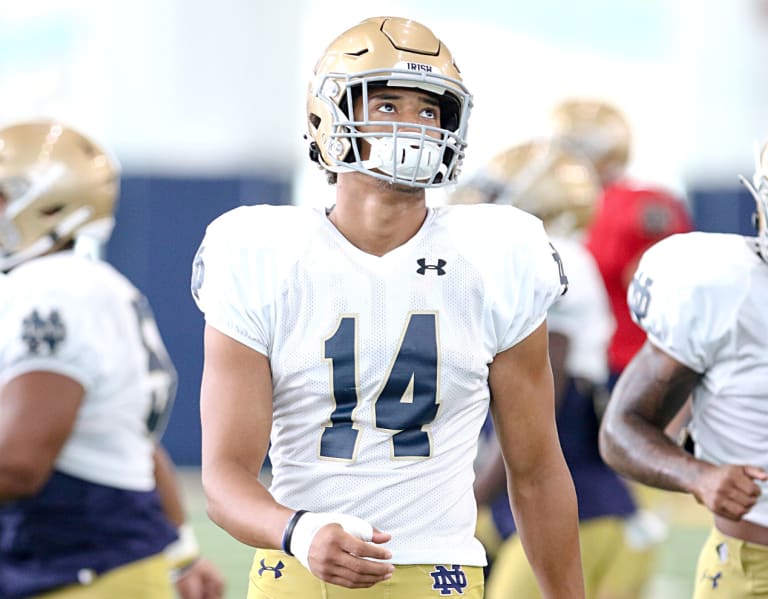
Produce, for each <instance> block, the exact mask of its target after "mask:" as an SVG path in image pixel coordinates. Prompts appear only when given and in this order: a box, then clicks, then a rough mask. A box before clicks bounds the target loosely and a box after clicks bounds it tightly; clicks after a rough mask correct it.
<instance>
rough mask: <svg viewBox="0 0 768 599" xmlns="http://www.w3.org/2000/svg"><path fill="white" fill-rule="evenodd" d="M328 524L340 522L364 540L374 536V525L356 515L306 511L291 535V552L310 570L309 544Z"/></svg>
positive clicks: (348, 530)
mask: <svg viewBox="0 0 768 599" xmlns="http://www.w3.org/2000/svg"><path fill="white" fill-rule="evenodd" d="M326 524H339V525H340V526H341V527H342V528H343V529H344V530H345V531H346V532H348V533H349V534H351V535H352V536H353V537H357V538H358V539H362V540H363V541H370V540H371V539H372V538H373V526H371V525H370V524H368V523H367V522H366V521H365V520H361V519H360V518H358V517H356V516H349V515H347V514H331V513H324V512H320V513H314V512H306V513H305V514H302V516H301V518H299V520H298V522H296V526H295V528H294V529H293V535H292V536H291V547H290V549H291V553H293V555H294V556H295V557H296V559H298V560H299V561H300V562H301V563H302V565H303V566H304V567H305V568H306V569H307V570H309V546H310V545H311V544H312V540H313V539H314V538H315V535H316V534H317V531H318V530H320V529H321V528H322V527H323V526H325V525H326Z"/></svg>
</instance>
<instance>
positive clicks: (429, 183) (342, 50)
mask: <svg viewBox="0 0 768 599" xmlns="http://www.w3.org/2000/svg"><path fill="white" fill-rule="evenodd" d="M377 85H378V86H392V87H408V88H417V89H420V90H424V91H427V92H429V93H431V94H434V95H435V96H436V97H437V99H438V101H439V103H440V112H441V119H440V120H441V122H440V126H439V127H428V126H423V125H418V126H414V125H413V124H410V123H404V122H392V121H386V122H381V121H379V122H373V121H371V120H370V119H371V118H372V117H371V115H369V114H368V110H367V102H365V101H364V102H363V114H362V115H357V117H356V116H355V115H354V114H353V110H352V108H353V104H354V99H355V98H356V97H358V96H362V98H363V99H364V100H365V98H367V96H368V90H369V89H370V88H371V87H372V86H377ZM471 106H472V97H471V96H470V94H469V92H468V91H467V89H466V87H465V86H464V84H463V83H462V80H461V74H460V73H459V69H458V68H457V67H456V63H455V62H454V60H453V56H452V55H451V53H450V51H449V50H448V48H447V47H446V46H445V44H443V42H442V41H440V40H439V39H438V38H437V37H435V35H434V34H433V33H432V31H430V30H429V29H427V27H425V26H424V25H421V24H420V23H417V22H415V21H411V20H408V19H403V18H398V17H375V18H371V19H366V20H365V21H362V22H361V23H359V24H358V25H356V26H354V27H352V28H351V29H349V30H347V31H345V32H344V33H342V34H341V35H340V36H339V37H337V38H336V39H335V40H334V41H333V42H332V43H331V44H330V46H328V48H327V49H326V50H325V53H324V54H323V56H322V57H321V58H320V60H318V62H317V64H316V65H315V69H314V77H313V78H312V80H311V82H310V84H309V91H308V96H307V126H308V135H307V137H308V139H309V141H310V158H312V159H313V160H315V161H316V162H318V164H319V165H320V166H321V167H322V168H324V169H326V170H327V171H330V172H332V173H342V172H349V171H357V172H361V173H366V174H368V175H371V176H372V177H375V178H377V179H382V180H385V181H390V182H392V183H405V184H407V185H411V186H414V187H437V186H441V185H445V184H447V183H451V182H453V181H454V180H455V179H456V176H457V175H458V174H459V170H460V167H461V162H462V159H463V157H464V149H465V147H466V145H467V142H466V135H467V120H468V118H469V112H470V109H471ZM374 118H375V117H374ZM371 124H375V125H376V126H377V128H378V129H379V131H377V132H376V133H371V132H366V133H364V132H361V131H360V128H361V127H368V126H370V125H371ZM381 126H384V127H385V128H386V132H385V133H382V132H381ZM430 133H431V134H432V135H430ZM361 139H364V140H365V141H366V142H367V143H368V144H370V148H371V152H370V156H369V157H368V158H367V159H363V157H362V156H361V151H360V144H359V140H361Z"/></svg>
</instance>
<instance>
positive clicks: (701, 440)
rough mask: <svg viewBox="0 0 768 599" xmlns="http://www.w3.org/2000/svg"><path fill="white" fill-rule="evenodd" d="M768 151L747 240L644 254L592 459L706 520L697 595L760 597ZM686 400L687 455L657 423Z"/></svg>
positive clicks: (767, 500) (765, 523) (767, 591)
mask: <svg viewBox="0 0 768 599" xmlns="http://www.w3.org/2000/svg"><path fill="white" fill-rule="evenodd" d="M767 176H768V146H766V147H764V148H763V150H762V153H760V154H758V160H757V168H756V173H755V176H754V184H753V185H751V184H749V183H748V182H746V181H745V183H747V186H748V187H749V188H750V191H751V192H752V193H753V195H754V198H755V200H756V202H757V213H756V216H757V228H758V235H757V236H756V237H743V236H740V235H730V234H717V233H688V234H684V235H675V236H673V237H671V238H668V239H666V240H664V241H661V242H659V243H658V244H656V245H655V246H653V247H652V248H651V249H649V250H648V251H647V252H646V253H645V254H644V256H643V258H642V260H641V261H640V264H639V265H638V268H637V271H636V274H635V277H634V280H633V283H632V286H631V287H630V289H629V292H628V296H627V299H628V303H629V306H630V309H631V310H632V316H633V318H634V319H635V321H636V322H637V323H638V324H639V325H640V326H642V327H643V329H644V330H645V331H646V333H647V335H648V340H647V341H646V343H645V345H644V346H643V348H642V349H641V351H640V352H639V353H638V354H637V356H636V357H635V358H634V359H633V360H632V362H630V364H629V366H628V367H627V369H626V370H625V371H624V372H623V374H622V375H621V377H620V379H619V381H618V384H617V386H616V388H615V390H614V393H613V395H612V398H611V401H610V403H609V406H608V410H607V412H606V416H605V419H604V420H603V426H602V429H601V452H602V454H603V456H604V457H605V459H606V461H607V462H608V463H609V464H610V465H612V466H613V467H614V468H616V469H617V470H619V471H620V472H622V473H624V474H626V475H627V476H630V477H632V478H635V479H637V480H639V481H641V482H643V483H646V484H649V485H652V486H655V487H659V488H662V489H669V490H672V491H681V492H685V493H691V494H692V495H693V496H694V497H696V499H697V500H698V501H699V502H700V503H702V504H704V505H705V506H706V507H707V508H708V509H709V510H710V511H711V512H712V514H713V517H714V528H713V530H712V532H711V534H710V537H709V539H708V540H707V542H706V544H705V545H704V547H703V548H702V551H701V554H700V557H699V564H698V568H697V573H696V581H695V585H696V586H695V594H694V597H696V598H700V599H701V598H708V597H728V598H729V599H740V598H746V597H768V567H767V565H768V495H766V490H767V489H768V485H767V484H766V481H768V434H766V430H768V389H767V388H766V381H767V380H768V338H767V337H766V335H765V331H766V330H768V311H767V310H766V300H767V299H768V264H766V262H767V261H768V251H766V250H768V228H767V224H766V217H767V216H768V178H766V177H767ZM690 394H692V399H693V401H692V408H691V409H692V417H693V421H692V425H691V433H692V436H693V439H694V441H695V457H694V456H692V455H690V454H689V453H688V452H686V451H684V450H683V449H682V448H680V447H678V446H677V445H676V444H675V443H674V442H672V441H671V440H670V439H669V438H668V437H667V436H666V435H665V434H664V430H663V429H664V427H665V426H666V424H667V423H668V422H669V421H670V419H671V418H672V417H673V416H674V415H675V414H676V413H677V411H678V410H679V409H680V407H681V406H682V405H683V404H684V403H685V401H686V398H687V397H688V396H689V395H690Z"/></svg>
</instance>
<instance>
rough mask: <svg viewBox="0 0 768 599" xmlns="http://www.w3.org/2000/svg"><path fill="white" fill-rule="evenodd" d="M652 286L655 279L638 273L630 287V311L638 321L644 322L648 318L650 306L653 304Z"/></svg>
mask: <svg viewBox="0 0 768 599" xmlns="http://www.w3.org/2000/svg"><path fill="white" fill-rule="evenodd" d="M652 284H653V279H651V278H650V277H643V273H638V274H637V276H635V278H634V279H632V283H630V285H629V294H628V297H629V299H628V304H629V309H630V310H631V312H632V314H634V315H635V318H636V319H637V320H642V319H643V318H645V317H646V316H648V306H649V305H650V303H651V289H650V287H651V285H652Z"/></svg>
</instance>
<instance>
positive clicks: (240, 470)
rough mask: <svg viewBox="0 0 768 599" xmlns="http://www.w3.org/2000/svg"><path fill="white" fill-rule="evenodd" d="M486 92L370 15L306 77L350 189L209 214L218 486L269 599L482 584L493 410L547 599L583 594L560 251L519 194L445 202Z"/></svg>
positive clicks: (197, 265)
mask: <svg viewBox="0 0 768 599" xmlns="http://www.w3.org/2000/svg"><path fill="white" fill-rule="evenodd" d="M471 102H472V100H471V96H470V94H469V92H468V91H467V89H466V87H465V86H464V83H463V82H462V77H461V74H460V73H459V70H458V68H457V66H456V63H455V62H454V59H453V56H452V55H451V53H450V52H449V50H448V48H447V47H446V45H445V44H444V43H443V42H442V41H441V40H440V39H438V38H437V37H435V35H434V34H433V33H432V31H430V30H429V29H428V28H427V27H425V26H424V25H422V24H420V23H417V22H415V21H412V20H408V19H404V18H396V17H377V18H370V19H366V20H365V21H363V22H361V23H359V24H358V25H356V26H354V27H352V28H351V29H349V30H347V31H345V32H344V33H342V34H341V35H340V36H339V37H337V38H336V39H335V40H334V41H333V42H332V43H331V44H330V46H329V47H328V48H327V50H326V51H325V52H324V53H323V55H322V56H321V58H320V60H319V61H318V62H317V64H316V67H315V70H314V75H313V77H312V79H311V82H310V85H309V91H308V102H307V116H308V139H309V142H310V146H309V147H310V156H311V158H312V159H314V160H315V161H317V163H318V164H319V165H320V167H321V168H322V169H324V170H325V171H327V172H328V173H330V178H331V180H332V181H334V182H335V184H336V188H335V191H336V202H335V204H334V205H333V206H331V207H328V208H321V207H318V208H317V209H313V208H303V207H295V206H268V205H262V206H249V207H242V208H238V209H235V210H234V211H231V212H228V213H226V214H224V215H222V216H221V217H219V218H218V219H216V220H215V221H214V222H213V223H212V224H211V225H209V227H208V229H207V232H206V235H205V238H204V239H203V241H202V244H201V246H200V250H199V252H198V254H197V257H196V259H195V262H194V269H193V277H192V290H193V293H194V296H195V298H196V300H197V302H198V304H199V306H200V308H201V310H202V311H203V312H204V314H205V319H206V330H205V367H204V372H203V381H202V391H201V403H202V406H201V409H202V425H203V485H204V488H205V492H206V495H207V498H208V502H209V514H210V515H211V517H212V518H213V520H214V521H215V522H217V523H218V524H220V525H221V526H222V527H223V528H224V529H225V530H227V531H229V533H230V534H232V535H233V536H234V537H236V538H237V539H239V540H241V541H243V542H245V543H248V544H250V545H253V546H254V547H256V548H257V550H256V553H255V557H254V561H253V567H252V569H251V574H250V591H249V597H251V598H252V599H257V598H267V597H269V598H271V599H279V598H284V597H286V598H287V597H328V598H330V599H334V598H342V597H356V598H360V599H364V598H366V597H369V598H374V597H408V598H409V599H425V598H427V597H429V598H432V597H435V596H445V595H453V594H456V595H461V596H464V597H468V598H476V599H479V598H480V597H482V596H483V586H484V584H483V573H482V568H483V566H484V564H485V554H484V551H483V547H482V545H481V544H480V542H479V541H478V540H477V539H476V538H475V536H474V530H475V519H476V505H475V500H474V495H473V491H472V481H473V459H474V456H475V453H476V447H477V441H478V433H479V431H480V428H481V426H482V423H483V421H484V419H485V416H486V413H487V411H488V408H489V405H490V409H491V412H492V413H493V415H494V419H495V424H496V428H497V430H498V431H499V435H500V437H501V448H502V453H503V455H504V458H505V460H506V464H507V467H508V468H509V471H510V472H511V473H512V474H513V476H512V477H511V480H512V481H513V484H511V485H510V488H509V494H510V497H511V501H512V504H513V509H514V513H515V518H516V520H517V522H518V523H519V527H520V530H521V535H522V538H523V543H524V545H525V547H526V550H527V551H528V555H529V556H530V558H531V562H532V565H533V569H534V572H535V573H536V576H537V579H538V582H539V585H540V586H541V588H542V590H543V594H544V595H545V596H546V597H563V598H564V597H568V598H578V597H583V583H582V573H581V562H580V554H579V545H578V530H577V517H576V502H575V494H574V490H573V483H572V481H571V479H570V476H569V474H568V470H567V467H566V464H565V461H564V459H563V456H562V452H561V451H560V447H559V444H558V441H557V432H556V430H555V420H554V401H553V382H552V372H551V369H550V366H549V361H548V358H547V328H546V322H545V318H546V312H547V309H548V308H549V306H550V304H551V303H552V302H553V301H555V299H556V298H557V297H558V296H559V295H560V294H561V293H562V291H563V289H564V287H565V283H566V278H565V274H564V273H563V272H562V271H561V268H560V263H559V262H558V260H557V254H556V252H555V251H554V250H553V249H552V246H551V245H550V243H549V240H548V239H547V237H546V234H545V232H544V229H543V227H542V225H541V222H540V221H539V220H538V219H536V218H535V217H533V216H530V215H528V214H526V213H524V212H522V211H520V210H517V209H515V208H512V207H510V206H449V207H441V208H428V207H427V205H426V194H425V189H426V188H430V187H436V186H441V185H445V184H448V183H453V182H454V181H455V180H456V177H457V175H458V172H459V169H460V166H461V164H462V159H463V156H464V149H465V146H466V133H467V120H468V117H469V112H470V106H471ZM491 396H492V400H491ZM270 442H271V445H270ZM268 447H269V457H270V459H271V464H272V480H271V485H270V487H269V489H267V488H265V487H264V486H263V485H262V484H261V483H260V482H259V480H258V474H259V471H260V469H261V467H262V463H263V462H264V459H265V456H266V453H267V449H268Z"/></svg>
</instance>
